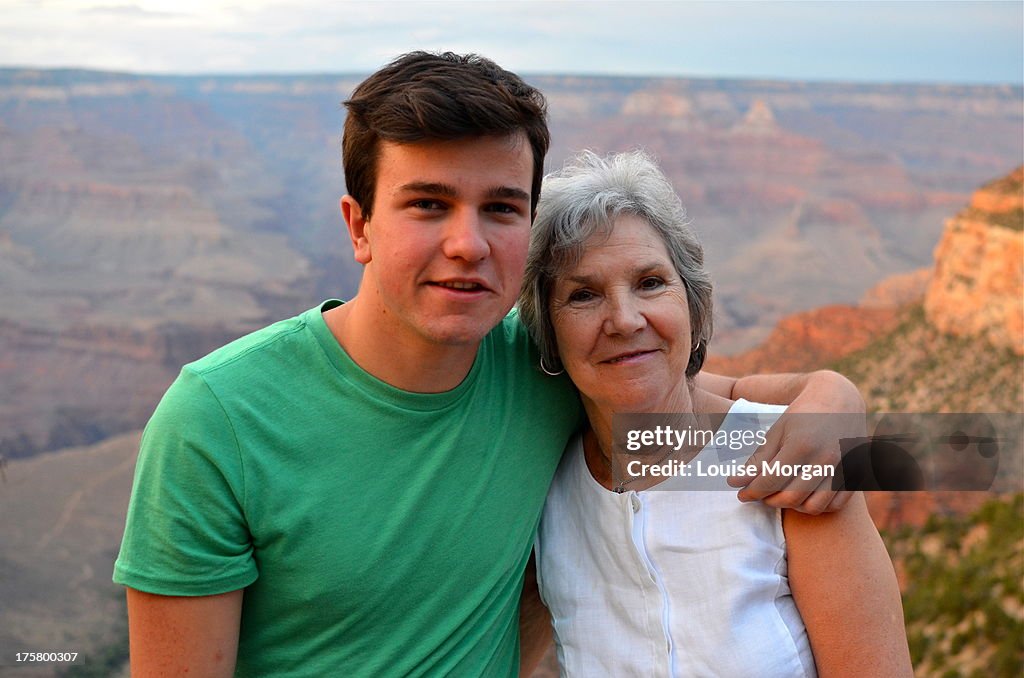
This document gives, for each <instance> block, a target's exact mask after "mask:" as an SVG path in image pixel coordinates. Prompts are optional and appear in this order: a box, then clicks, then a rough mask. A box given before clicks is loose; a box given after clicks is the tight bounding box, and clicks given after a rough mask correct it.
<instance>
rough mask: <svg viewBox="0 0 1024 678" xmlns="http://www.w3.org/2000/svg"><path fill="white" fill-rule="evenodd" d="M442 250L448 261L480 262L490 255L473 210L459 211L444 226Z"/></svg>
mask: <svg viewBox="0 0 1024 678" xmlns="http://www.w3.org/2000/svg"><path fill="white" fill-rule="evenodd" d="M443 250H444V254H445V256H447V257H448V258H450V259H463V260H465V261H480V260H481V259H484V258H486V257H487V255H488V254H490V253H491V245H490V243H489V242H487V238H486V237H485V234H484V225H483V224H482V223H481V221H480V216H479V215H478V214H477V213H476V212H475V211H474V210H460V211H458V212H457V213H456V214H454V215H453V216H452V218H451V219H450V220H449V222H448V223H447V224H446V225H445V235H444V245H443Z"/></svg>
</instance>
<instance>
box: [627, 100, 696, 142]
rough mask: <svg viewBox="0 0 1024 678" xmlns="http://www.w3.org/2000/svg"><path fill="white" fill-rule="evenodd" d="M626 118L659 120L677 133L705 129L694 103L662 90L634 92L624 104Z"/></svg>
mask: <svg viewBox="0 0 1024 678" xmlns="http://www.w3.org/2000/svg"><path fill="white" fill-rule="evenodd" d="M621 110H622V115H623V116H624V117H634V118H635V117H641V118H658V120H659V122H658V124H659V125H661V126H662V127H664V129H666V130H672V131H675V132H680V131H690V130H699V129H703V128H704V127H705V125H704V123H703V122H702V121H701V119H700V117H699V116H698V115H697V111H696V109H695V107H694V105H693V102H691V101H690V99H689V98H687V97H685V96H681V95H679V94H674V93H672V92H667V91H660V90H641V91H639V92H634V93H633V94H630V95H629V96H627V97H626V98H625V100H624V101H623V102H622V109H621Z"/></svg>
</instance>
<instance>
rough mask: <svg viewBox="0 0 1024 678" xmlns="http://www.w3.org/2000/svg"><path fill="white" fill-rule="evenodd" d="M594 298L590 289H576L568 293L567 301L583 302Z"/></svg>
mask: <svg viewBox="0 0 1024 678" xmlns="http://www.w3.org/2000/svg"><path fill="white" fill-rule="evenodd" d="M593 298H594V294H593V293H592V292H591V291H590V290H576V291H575V292H573V293H572V294H570V295H569V301H575V302H583V301H590V300H591V299H593Z"/></svg>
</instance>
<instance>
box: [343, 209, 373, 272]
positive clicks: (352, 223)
mask: <svg viewBox="0 0 1024 678" xmlns="http://www.w3.org/2000/svg"><path fill="white" fill-rule="evenodd" d="M341 216H343V217H344V218H345V225H347V226H348V237H349V239H350V240H351V241H352V253H353V254H354V255H355V260H356V261H358V262H359V263H360V264H364V265H365V264H368V263H370V260H371V259H373V257H372V256H371V255H370V241H369V239H368V238H367V235H368V234H367V232H366V231H367V229H366V227H367V226H368V225H369V220H368V219H366V218H365V217H363V208H362V207H361V206H360V205H359V203H358V202H356V199H355V198H353V197H352V196H351V195H345V196H342V198H341Z"/></svg>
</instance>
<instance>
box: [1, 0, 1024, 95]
mask: <svg viewBox="0 0 1024 678" xmlns="http://www.w3.org/2000/svg"><path fill="white" fill-rule="evenodd" d="M0 36H2V39H0V66H34V67H77V68H92V69H101V70H115V71H129V72H135V73H183V74H193V73H231V74H239V73H367V72H370V71H373V70H375V69H376V68H378V67H379V66H381V65H383V64H384V63H386V62H388V61H389V60H390V59H392V58H393V57H394V56H396V55H398V54H401V53H403V52H407V51H409V50H413V49H426V50H432V51H435V50H452V51H455V52H477V53H480V54H483V55H485V56H488V57H490V58H492V59H494V60H495V61H497V62H498V63H499V64H501V65H502V66H504V67H505V68H508V69H510V70H513V71H517V72H520V73H524V74H529V73H537V74H542V73H560V74H573V73H577V74H614V75H667V76H685V77H727V78H778V79H788V80H829V81H860V82H950V83H1009V84H1014V85H1021V84H1024V2H1021V0H1011V1H1006V2H973V1H972V2H926V1H918V2H852V1H842V0H835V1H832V2H728V1H718V2H681V1H670V0H662V1H656V2H640V1H638V2H584V1H582V0H576V1H568V2H564V1H542V0H502V1H500V2H499V1H489V0H478V1H476V2H440V1H431V0H421V1H419V2H390V1H385V0H359V1H358V2H345V1H341V2H339V1H337V0H298V1H287V2H286V1H283V0H277V1H272V0H227V1H224V0H144V1H135V2H132V1H131V0H100V1H99V2H89V1H85V0H31V1H30V0H0Z"/></svg>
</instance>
